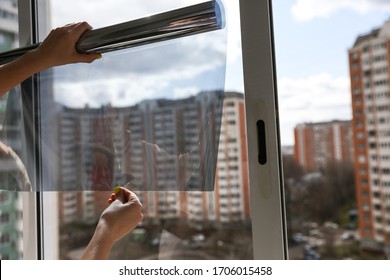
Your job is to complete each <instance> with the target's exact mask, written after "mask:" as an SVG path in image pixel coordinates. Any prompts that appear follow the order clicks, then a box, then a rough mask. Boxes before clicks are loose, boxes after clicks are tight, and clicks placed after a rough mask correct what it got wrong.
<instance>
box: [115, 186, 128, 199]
mask: <svg viewBox="0 0 390 280" xmlns="http://www.w3.org/2000/svg"><path fill="white" fill-rule="evenodd" d="M124 190H125V189H123V188H122V187H119V186H118V187H115V189H114V192H115V197H116V198H117V199H118V200H119V201H121V202H122V203H126V202H127V198H126V196H125V192H124Z"/></svg>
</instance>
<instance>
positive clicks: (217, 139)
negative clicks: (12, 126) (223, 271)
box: [41, 0, 253, 259]
mask: <svg viewBox="0 0 390 280" xmlns="http://www.w3.org/2000/svg"><path fill="white" fill-rule="evenodd" d="M199 2H202V1H164V2H163V3H162V2H161V1H160V2H158V3H156V2H155V1H153V3H152V2H151V1H127V2H126V6H132V7H133V8H132V9H123V3H122V1H119V0H118V1H100V2H98V3H96V4H94V9H92V10H90V9H85V8H83V7H81V6H82V5H83V4H82V3H83V2H81V3H80V1H70V2H66V4H65V3H63V1H57V0H52V1H51V2H50V3H51V14H50V18H51V19H52V21H53V27H55V26H60V25H64V24H66V23H68V22H75V21H79V20H82V21H84V20H85V21H88V22H89V23H90V24H91V25H92V26H94V28H98V27H104V26H106V25H110V24H114V23H120V22H122V21H129V20H131V19H134V18H139V17H144V16H147V15H150V14H155V13H159V12H163V11H167V10H171V9H177V8H180V7H184V6H188V5H192V4H196V3H199ZM230 2H231V1H229V4H228V3H225V4H226V5H225V9H226V10H227V13H228V15H227V17H228V18H230V19H232V22H230V21H229V23H228V25H229V26H228V30H229V33H228V34H229V36H228V38H227V39H228V42H229V40H231V42H230V44H228V49H227V50H228V53H227V56H228V60H227V61H228V64H227V65H226V59H227V58H226V36H227V35H226V30H223V31H222V32H219V31H218V32H214V33H208V34H198V35H195V36H191V37H187V38H181V39H179V40H173V41H169V42H164V43H161V44H157V45H146V46H142V47H137V48H133V49H128V50H122V51H118V52H112V53H107V54H104V55H103V58H102V59H101V60H99V61H95V62H94V63H92V64H91V65H81V64H79V65H69V66H65V67H59V68H56V69H54V70H53V71H47V72H46V73H45V74H44V75H42V76H41V83H42V84H43V85H44V88H45V89H46V90H42V91H41V102H42V104H41V106H42V108H52V109H53V110H50V109H45V110H43V109H42V111H41V117H42V119H41V126H42V134H43V137H42V139H43V140H42V142H41V145H42V156H43V159H44V161H43V162H42V164H43V184H44V185H43V187H44V190H60V191H59V192H52V193H45V197H46V202H44V208H43V209H44V210H43V211H44V213H47V212H50V211H53V208H54V210H56V209H58V218H57V219H55V218H51V220H50V224H48V223H45V227H46V228H47V227H51V228H53V225H57V226H58V228H59V230H58V231H56V230H55V229H54V228H53V231H51V232H50V231H49V232H48V233H45V243H44V244H45V247H46V248H45V250H46V251H50V250H52V251H53V252H56V251H57V249H58V256H55V254H52V256H53V258H57V257H58V258H61V259H74V258H76V259H77V258H79V257H80V255H81V253H82V251H83V249H84V248H85V246H86V244H87V243H88V241H89V239H90V237H91V236H92V233H93V231H94V228H95V225H96V222H97V219H98V218H99V216H100V213H101V212H102V210H103V209H104V208H105V207H106V201H107V198H108V197H109V194H110V192H105V191H101V190H112V189H113V187H114V186H115V185H116V184H122V185H124V184H126V183H127V182H130V183H131V185H130V186H131V189H133V190H135V191H136V193H137V194H138V195H139V197H140V199H141V202H142V204H143V208H144V210H143V212H144V220H143V222H142V224H141V225H140V226H139V227H138V228H137V229H136V230H135V231H134V232H133V233H132V234H130V235H128V236H127V237H125V238H124V239H123V240H122V241H121V242H120V243H118V244H117V245H116V246H115V248H114V249H113V251H112V254H111V258H113V259H141V258H143V259H251V258H253V252H252V237H251V220H250V213H249V197H250V196H249V182H248V175H247V170H248V163H247V156H246V133H245V117H244V113H245V110H244V100H243V94H242V88H243V86H242V76H241V75H242V74H241V73H242V71H241V69H240V68H239V69H237V67H241V66H240V65H241V63H240V59H241V57H240V55H238V54H239V34H237V33H238V32H237V31H238V30H239V21H238V20H237V19H238V18H239V17H238V14H235V13H238V3H233V4H232V3H230ZM68 7H73V8H72V9H69V8H68ZM75 7H78V8H77V9H74V8H75ZM75 11H80V12H77V13H75ZM106 14H110V15H115V16H110V17H107V16H105V15H106ZM233 19H234V20H233ZM230 34H233V35H234V36H237V38H236V37H230ZM237 48H238V49H237ZM225 67H226V68H227V69H225ZM225 72H226V77H228V78H229V77H231V81H229V83H227V84H226V85H225V79H224V77H225ZM227 89H229V91H228V90H227ZM43 97H44V98H43ZM215 159H217V162H216V164H215V163H213V162H214V160H215ZM53 163H55V164H53ZM53 186H54V189H53ZM67 189H68V190H72V191H71V192H69V191H65V190H67ZM75 190H79V191H75ZM86 190H88V191H86ZM94 190H100V191H94ZM55 196H56V197H57V196H58V200H57V199H56V198H54V199H52V198H53V197H55ZM48 201H51V202H52V201H54V202H56V203H58V204H57V205H56V203H51V202H50V205H49V203H48ZM48 234H49V235H55V234H59V238H58V242H57V241H56V239H55V238H52V239H51V241H50V242H48V241H47V236H48ZM53 240H54V241H53ZM195 249H196V250H195Z"/></svg>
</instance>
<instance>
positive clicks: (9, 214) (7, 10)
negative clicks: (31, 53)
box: [0, 0, 23, 260]
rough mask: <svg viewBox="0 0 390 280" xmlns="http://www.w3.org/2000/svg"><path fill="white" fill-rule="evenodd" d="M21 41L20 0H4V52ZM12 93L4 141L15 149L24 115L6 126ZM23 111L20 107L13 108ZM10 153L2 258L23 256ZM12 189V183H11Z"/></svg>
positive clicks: (1, 104)
mask: <svg viewBox="0 0 390 280" xmlns="http://www.w3.org/2000/svg"><path fill="white" fill-rule="evenodd" d="M17 44H18V9H17V1H16V0H5V1H0V52H2V51H6V50H9V49H12V48H14V47H16V46H17ZM8 99H9V95H7V94H6V95H3V96H1V97H0V141H2V142H3V143H5V144H7V145H10V146H11V144H12V149H13V150H14V151H15V152H19V151H20V149H21V145H20V144H21V143H20V140H19V141H15V140H16V139H18V138H19V139H20V134H19V133H18V132H17V131H20V118H18V117H17V116H16V115H13V116H14V119H13V120H12V121H11V123H10V122H9V123H8V125H7V127H5V126H4V122H5V117H6V109H7V101H8ZM12 109H15V110H16V111H17V112H19V113H20V108H12ZM13 166H14V165H13V164H12V161H10V159H9V157H8V156H6V155H2V153H1V152H0V188H1V190H0V259H3V260H4V259H20V258H23V215H22V213H23V211H22V209H23V205H22V200H21V195H20V194H19V193H18V192H8V191H3V189H9V187H10V186H9V184H11V182H10V181H11V180H10V179H11V177H9V176H8V175H9V174H10V173H11V172H13V171H14V170H13ZM11 189H12V187H11Z"/></svg>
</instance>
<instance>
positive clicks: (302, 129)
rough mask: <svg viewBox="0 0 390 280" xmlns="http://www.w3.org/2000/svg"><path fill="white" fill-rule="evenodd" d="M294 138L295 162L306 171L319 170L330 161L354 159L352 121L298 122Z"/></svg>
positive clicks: (349, 160) (350, 160)
mask: <svg viewBox="0 0 390 280" xmlns="http://www.w3.org/2000/svg"><path fill="white" fill-rule="evenodd" d="M294 139H295V144H294V158H295V162H296V163H297V164H299V165H300V166H302V167H303V169H304V170H305V171H306V172H314V171H319V170H320V169H321V168H323V167H325V166H326V164H327V163H328V162H329V161H343V162H352V161H353V149H352V148H353V145H352V128H351V122H350V121H330V122H321V123H303V124H298V125H297V126H296V127H295V129H294Z"/></svg>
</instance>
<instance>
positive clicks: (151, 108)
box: [58, 92, 250, 228]
mask: <svg viewBox="0 0 390 280" xmlns="http://www.w3.org/2000/svg"><path fill="white" fill-rule="evenodd" d="M58 121H59V123H58V139H59V141H60V142H59V153H58V154H59V159H60V160H59V164H60V166H59V178H58V182H59V189H62V190H66V189H70V190H75V188H76V189H77V188H79V189H80V190H81V191H82V190H86V189H87V190H105V189H106V190H108V191H110V190H112V186H113V185H117V184H119V185H123V184H125V183H126V182H127V181H131V182H132V184H134V185H135V186H136V188H137V190H138V191H137V194H138V195H139V197H140V199H141V201H142V203H143V213H144V223H158V222H159V220H162V219H182V220H185V221H188V223H189V224H190V225H192V226H194V227H197V228H199V227H201V226H203V225H205V224H207V223H210V224H211V223H212V224H218V223H231V222H242V221H248V220H249V219H250V217H249V216H250V211H249V179H248V162H247V156H246V153H247V150H246V140H245V139H246V131H245V110H244V99H243V95H242V94H239V93H223V92H205V93H200V94H198V95H196V96H193V97H189V98H185V99H181V100H164V99H159V100H146V101H143V102H141V103H139V104H136V105H134V106H131V107H125V108H114V107H102V108H96V109H92V108H82V109H70V108H65V107H63V108H61V110H60V111H59V117H58ZM217 159H218V161H217ZM217 162H218V163H217ZM60 196H61V198H60V221H61V222H62V223H65V224H66V223H69V222H72V221H75V220H83V221H94V220H96V219H97V218H98V216H99V215H100V213H101V211H102V210H103V208H104V207H105V206H106V201H107V197H108V194H107V193H106V192H101V191H98V192H85V191H84V192H82V193H80V192H64V193H61V194H60ZM98 197H99V198H98ZM99 201H100V202H101V203H99ZM100 204H101V205H100Z"/></svg>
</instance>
